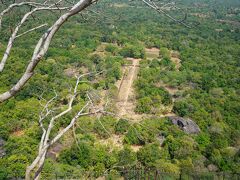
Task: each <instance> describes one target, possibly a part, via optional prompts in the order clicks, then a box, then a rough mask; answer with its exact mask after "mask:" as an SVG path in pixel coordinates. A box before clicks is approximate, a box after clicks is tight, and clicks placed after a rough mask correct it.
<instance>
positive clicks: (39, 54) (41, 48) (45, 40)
mask: <svg viewBox="0 0 240 180" xmlns="http://www.w3.org/2000/svg"><path fill="white" fill-rule="evenodd" d="M93 2H96V1H92V0H80V1H79V2H78V3H76V4H75V5H74V6H73V7H72V8H71V9H70V10H69V11H68V12H67V13H65V14H63V15H62V16H61V17H60V18H59V19H58V20H57V21H56V22H55V23H54V24H53V25H52V27H50V28H49V29H48V30H47V32H45V33H44V35H43V36H42V37H41V38H40V40H39V41H38V43H37V45H36V47H35V50H34V53H33V56H32V59H31V61H30V63H29V64H28V66H27V69H26V71H25V73H24V74H23V75H22V77H21V78H20V79H19V81H18V82H17V83H16V84H15V85H14V86H13V87H12V88H11V89H10V90H9V91H7V92H5V93H2V94H0V103H1V102H3V101H6V100H7V99H9V98H11V97H13V96H14V95H15V94H16V93H17V92H19V91H20V90H21V89H22V88H23V86H24V85H25V84H26V83H27V81H28V80H29V79H30V78H31V77H32V76H33V74H34V70H35V68H36V66H37V65H38V63H39V62H40V61H41V60H42V58H43V56H44V55H45V54H46V52H47V50H48V48H49V45H50V43H51V41H52V38H53V36H54V35H55V33H56V32H57V31H58V29H59V28H60V27H61V26H62V25H63V24H64V23H65V22H66V21H67V19H68V18H70V17H71V16H73V15H75V14H77V13H79V12H80V11H82V10H84V9H85V8H86V7H88V6H90V5H91V4H92V3H93Z"/></svg>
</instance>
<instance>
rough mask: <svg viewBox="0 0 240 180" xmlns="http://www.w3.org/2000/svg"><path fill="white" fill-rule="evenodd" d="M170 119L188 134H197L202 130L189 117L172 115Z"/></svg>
mask: <svg viewBox="0 0 240 180" xmlns="http://www.w3.org/2000/svg"><path fill="white" fill-rule="evenodd" d="M169 119H170V120H171V122H172V123H173V124H175V125H177V126H178V127H179V128H180V129H182V130H183V131H184V132H186V133H188V134H197V133H199V132H200V128H199V127H198V125H197V124H196V123H195V122H194V121H193V120H191V119H189V118H182V117H178V116H170V117H169Z"/></svg>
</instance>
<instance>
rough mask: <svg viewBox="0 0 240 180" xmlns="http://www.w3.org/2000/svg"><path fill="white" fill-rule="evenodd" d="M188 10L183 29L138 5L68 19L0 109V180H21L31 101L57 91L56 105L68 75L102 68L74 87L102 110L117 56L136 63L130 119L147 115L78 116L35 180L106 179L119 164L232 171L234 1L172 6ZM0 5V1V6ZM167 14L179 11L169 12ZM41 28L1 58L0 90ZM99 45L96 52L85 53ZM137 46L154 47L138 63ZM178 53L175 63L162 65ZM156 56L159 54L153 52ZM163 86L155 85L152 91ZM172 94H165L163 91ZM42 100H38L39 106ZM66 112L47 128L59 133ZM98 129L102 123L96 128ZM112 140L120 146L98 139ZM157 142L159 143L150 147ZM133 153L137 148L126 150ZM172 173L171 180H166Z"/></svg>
mask: <svg viewBox="0 0 240 180" xmlns="http://www.w3.org/2000/svg"><path fill="white" fill-rule="evenodd" d="M176 3H177V4H178V5H179V6H180V7H181V8H183V9H185V10H186V12H187V13H188V18H187V22H189V23H192V22H194V23H195V24H198V23H199V25H198V26H195V27H193V28H191V29H189V28H186V27H184V26H182V25H179V24H177V23H175V22H172V21H171V20H169V19H168V18H166V17H164V16H162V15H160V14H158V13H157V12H155V11H153V10H151V9H149V8H148V7H146V6H145V5H144V4H143V3H141V2H139V1H136V0H135V1H115V0H114V1H110V0H104V1H99V3H98V4H97V5H93V6H92V7H91V9H93V10H95V11H97V12H100V13H101V16H100V15H96V14H94V13H88V14H86V15H83V17H84V18H83V17H82V16H81V15H76V16H74V17H72V18H71V19H69V20H68V21H67V22H66V23H65V24H64V26H63V27H62V28H61V29H60V30H59V32H58V33H57V34H56V36H55V37H54V40H53V42H52V43H51V46H50V48H49V51H48V52H47V55H46V56H45V57H44V59H43V60H42V61H41V62H40V64H39V65H38V67H37V68H36V72H35V75H34V77H33V78H32V79H31V80H30V81H29V82H28V83H27V85H26V86H25V87H24V89H23V90H22V91H21V92H20V93H18V94H17V95H16V96H15V97H14V98H12V99H10V100H8V101H6V102H4V103H2V104H0V142H1V143H0V150H1V152H4V153H3V154H4V155H3V156H2V157H1V158H0V179H12V178H24V174H25V169H26V166H27V165H29V164H30V163H31V162H32V161H33V159H34V158H35V156H36V154H37V150H38V144H39V141H40V138H41V133H42V132H41V129H40V128H39V126H38V118H39V113H40V111H41V109H42V107H41V106H40V104H39V101H41V100H40V99H39V95H41V94H43V97H44V98H45V99H50V98H52V97H53V96H54V90H55V91H56V92H57V93H58V98H57V100H56V102H55V104H54V105H55V106H56V107H59V108H65V107H66V104H67V103H66V102H67V101H68V99H67V98H66V97H67V94H68V93H69V86H71V85H72V86H73V85H74V84H75V81H76V79H75V77H74V76H72V75H71V73H70V75H69V74H68V73H67V72H68V71H69V70H70V71H76V72H79V73H84V72H86V71H101V70H107V71H106V72H105V73H103V74H102V75H101V76H99V77H97V78H95V77H86V78H85V80H88V81H89V82H85V83H81V84H80V85H79V87H78V90H79V92H81V93H82V95H81V96H80V99H79V100H78V103H79V106H81V105H83V104H84V101H85V100H86V98H87V97H86V96H85V95H84V92H86V91H97V92H108V94H109V97H110V98H111V99H112V103H113V105H112V107H111V109H110V111H111V112H116V111H117V109H116V107H115V105H114V102H115V99H116V96H117V87H116V82H117V81H118V80H120V79H121V77H122V75H123V72H122V67H123V65H125V64H127V63H128V62H127V61H126V58H127V57H132V58H141V61H140V68H139V73H138V77H137V80H135V82H134V90H135V93H136V108H135V113H136V114H140V115H141V114H146V115H147V116H146V117H147V118H145V119H142V120H141V121H139V122H136V123H133V122H132V121H131V120H129V119H127V118H118V117H114V116H102V117H101V118H100V119H97V118H95V117H94V116H90V117H82V118H79V120H78V121H77V124H76V127H75V128H76V129H75V135H76V137H75V138H76V139H77V142H78V143H76V142H75V140H76V139H74V138H73V135H72V131H71V132H69V133H68V134H66V136H64V138H62V139H61V141H60V142H59V143H58V145H59V146H61V151H59V152H58V154H57V156H54V157H52V156H51V155H49V156H48V158H47V160H46V163H45V165H44V167H43V172H42V176H41V177H42V179H53V178H54V177H55V175H56V174H57V175H58V176H59V177H67V178H80V177H88V178H90V177H95V178H96V177H100V176H103V175H104V174H109V177H110V178H112V179H116V178H117V177H120V176H121V173H120V171H121V170H122V168H123V167H125V168H128V169H131V168H132V167H136V166H137V167H139V166H141V167H147V168H153V169H159V170H160V171H162V172H166V173H171V174H173V177H178V175H179V174H180V173H188V174H192V173H193V174H194V173H195V172H197V173H199V174H205V175H207V174H208V173H211V172H213V173H217V172H225V173H232V174H234V173H235V174H237V173H240V119H239V117H240V2H239V1H238V0H229V1H225V0H220V1H214V0H201V1H199V0H182V1H180V0H178V1H177V2H176ZM0 6H1V8H0V9H3V8H4V7H2V5H0ZM24 12H25V9H23V10H20V9H18V10H16V11H14V12H12V13H10V14H9V15H8V16H7V17H4V19H3V24H2V26H3V28H2V31H1V33H0V55H1V56H2V55H3V53H4V50H5V48H6V45H7V42H8V38H9V36H10V33H11V27H14V25H15V23H16V22H18V21H19V20H20V18H21V16H22V15H23V13H24ZM171 14H172V15H173V16H174V17H176V18H179V19H180V18H182V13H181V12H179V11H173V12H171ZM58 16H59V14H58V13H51V12H46V13H44V14H41V13H39V14H37V17H39V19H33V18H32V19H30V20H29V21H28V23H27V24H26V25H25V26H24V27H23V29H22V30H21V32H24V31H25V30H27V29H28V28H30V27H34V26H36V25H37V24H38V25H39V24H42V23H45V22H47V23H49V24H51V23H53V22H54V20H56V18H58ZM45 30H46V29H44V28H43V29H38V30H37V31H34V32H31V33H29V34H26V35H24V36H22V37H21V38H19V39H17V40H16V43H15V45H14V48H13V51H12V53H11V57H10V58H9V59H8V61H7V64H6V67H5V69H4V71H3V72H2V73H1V74H0V93H2V92H5V91H6V90H8V89H9V87H11V86H12V85H13V84H14V83H16V82H17V80H18V79H19V77H20V76H21V75H22V73H23V72H24V70H25V67H26V65H27V63H28V62H29V60H30V58H31V55H32V52H33V49H34V46H35V44H36V42H37V40H38V39H39V37H40V36H41V35H42V33H43V32H44V31H45ZM103 44H104V46H105V49H104V50H103V51H104V56H103V55H102V54H101V53H95V52H96V51H98V50H99V47H101V46H102V45H103ZM146 48H148V49H149V48H155V49H160V55H159V56H158V57H156V58H154V59H152V60H149V59H148V58H147V56H148V55H147V53H146V50H145V49H146ZM170 51H175V52H178V53H179V59H180V60H181V62H180V63H181V66H180V67H177V65H176V63H174V62H172V61H171V60H170V55H169V52H170ZM161 52H162V53H161ZM159 84H163V85H164V86H161V87H160V86H159ZM169 87H170V88H171V89H177V91H176V92H174V93H173V94H172V93H170V92H169V91H168V88H169ZM43 103H44V102H43ZM166 107H172V112H171V113H174V114H176V115H177V116H180V117H185V118H191V119H192V120H193V121H194V122H195V123H196V124H197V125H198V126H199V128H200V129H201V132H200V133H198V134H187V133H185V132H184V131H182V130H181V129H180V128H179V127H177V126H176V125H173V124H172V123H170V121H169V119H168V118H167V117H162V116H161V115H163V114H166V113H167V112H166V111H167V110H166V109H167V108H166ZM74 112H76V111H75V109H74V110H73V112H72V113H70V114H68V115H67V116H64V117H63V118H61V119H60V120H59V121H58V122H57V124H56V125H55V128H56V130H55V131H54V132H53V134H54V133H57V132H56V131H57V129H59V128H61V127H65V126H66V125H67V124H68V123H69V121H70V119H71V117H72V115H73V114H74ZM103 126H104V127H103ZM111 138H122V144H121V146H119V145H116V146H115V143H114V142H113V143H112V144H107V143H104V142H106V141H107V140H108V139H111ZM160 140H163V142H162V143H160ZM136 149H137V150H136ZM173 177H172V178H173Z"/></svg>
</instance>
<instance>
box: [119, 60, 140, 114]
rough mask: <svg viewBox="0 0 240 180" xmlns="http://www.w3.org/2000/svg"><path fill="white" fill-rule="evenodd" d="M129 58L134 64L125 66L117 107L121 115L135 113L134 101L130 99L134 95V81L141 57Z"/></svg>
mask: <svg viewBox="0 0 240 180" xmlns="http://www.w3.org/2000/svg"><path fill="white" fill-rule="evenodd" d="M128 60H129V61H132V65H130V66H127V67H125V71H124V75H123V78H122V79H121V82H120V87H119V91H118V102H117V107H118V115H119V116H124V115H130V114H135V113H134V108H135V106H134V102H132V101H129V98H130V97H131V96H133V95H134V93H133V91H134V89H133V82H134V80H135V79H136V78H137V73H138V70H139V61H140V59H134V58H128ZM132 99H133V98H132Z"/></svg>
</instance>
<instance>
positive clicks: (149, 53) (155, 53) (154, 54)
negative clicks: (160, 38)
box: [145, 48, 160, 60]
mask: <svg viewBox="0 0 240 180" xmlns="http://www.w3.org/2000/svg"><path fill="white" fill-rule="evenodd" d="M145 52H146V57H147V59H149V60H152V59H157V58H158V57H159V52H160V50H159V49H158V48H145Z"/></svg>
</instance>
